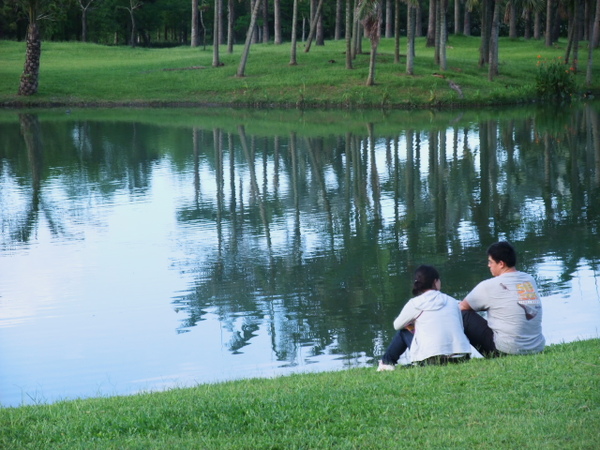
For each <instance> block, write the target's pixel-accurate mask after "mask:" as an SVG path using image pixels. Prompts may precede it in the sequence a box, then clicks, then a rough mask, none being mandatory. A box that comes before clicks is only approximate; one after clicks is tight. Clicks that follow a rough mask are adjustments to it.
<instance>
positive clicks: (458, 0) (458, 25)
mask: <svg viewBox="0 0 600 450" xmlns="http://www.w3.org/2000/svg"><path fill="white" fill-rule="evenodd" d="M461 3H462V0H454V34H455V35H459V34H460V33H462V28H461V23H462V22H461V20H460V4H461Z"/></svg>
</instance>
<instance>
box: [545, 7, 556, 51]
mask: <svg viewBox="0 0 600 450" xmlns="http://www.w3.org/2000/svg"><path fill="white" fill-rule="evenodd" d="M546 2H547V3H546V47H550V46H552V43H553V42H552V17H553V16H554V0H546Z"/></svg>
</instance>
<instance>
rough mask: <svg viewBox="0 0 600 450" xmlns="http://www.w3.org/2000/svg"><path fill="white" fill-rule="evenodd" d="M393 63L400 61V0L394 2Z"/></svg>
mask: <svg viewBox="0 0 600 450" xmlns="http://www.w3.org/2000/svg"><path fill="white" fill-rule="evenodd" d="M394 63H396V64H399V63H400V0H395V2H394Z"/></svg>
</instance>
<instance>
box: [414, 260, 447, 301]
mask: <svg viewBox="0 0 600 450" xmlns="http://www.w3.org/2000/svg"><path fill="white" fill-rule="evenodd" d="M439 279H440V274H439V273H438V271H437V269H436V268H435V267H433V266H427V265H422V266H419V267H417V270H415V282H414V284H413V290H412V293H413V295H421V294H422V293H423V292H425V291H428V290H430V289H433V285H434V284H435V280H439Z"/></svg>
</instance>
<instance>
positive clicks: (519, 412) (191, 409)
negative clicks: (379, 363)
mask: <svg viewBox="0 0 600 450" xmlns="http://www.w3.org/2000/svg"><path fill="white" fill-rule="evenodd" d="M599 374H600V339H592V340H588V341H580V342H574V343H569V344H561V345H552V346H550V347H548V348H547V349H546V351H545V352H544V353H543V354H539V355H530V356H509V357H505V358H500V359H493V360H483V359H475V360H471V361H469V362H467V363H465V364H460V365H452V366H445V367H439V366H438V367H436V366H429V367H411V368H398V369H396V371H394V372H376V371H375V369H374V368H360V369H349V370H344V371H339V372H329V373H318V374H298V375H292V376H286V377H279V378H275V379H254V380H242V381H234V382H226V383H221V384H207V385H200V386H197V387H194V388H187V389H175V390H171V391H167V392H157V393H147V394H140V395H134V396H126V397H112V398H96V399H87V400H74V401H66V402H59V403H55V404H52V405H36V406H26V407H20V408H3V409H0V448H6V449H21V448H39V449H53V448H60V449H71V448H77V449H82V448H85V449H94V448H101V449H113V448H114V449H117V448H119V449H138V448H139V449H152V448H156V449H164V448H169V449H171V448H175V449H178V448H181V449H188V448H202V449H267V448H268V449H275V448H278V449H279V448H280V449H301V448H302V449H317V448H318V449H320V448H361V449H362V448H382V449H384V448H385V449H389V448H435V449H440V448H461V449H472V448H482V449H483V448H507V449H517V448H519V449H521V448H535V449H561V450H562V449H565V448H568V449H595V448H598V447H597V446H598V430H599V429H600V376H599Z"/></svg>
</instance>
